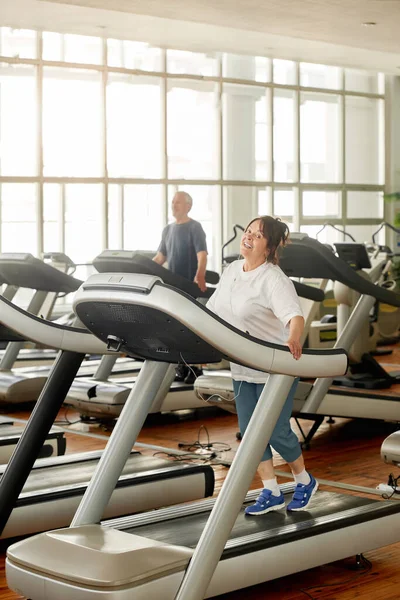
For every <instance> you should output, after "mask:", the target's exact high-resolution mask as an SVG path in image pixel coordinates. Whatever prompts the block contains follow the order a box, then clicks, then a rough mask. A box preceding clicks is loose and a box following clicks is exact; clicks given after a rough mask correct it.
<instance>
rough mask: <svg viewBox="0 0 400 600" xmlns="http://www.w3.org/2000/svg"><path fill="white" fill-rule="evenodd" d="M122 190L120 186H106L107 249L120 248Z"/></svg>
mask: <svg viewBox="0 0 400 600" xmlns="http://www.w3.org/2000/svg"><path fill="white" fill-rule="evenodd" d="M122 188H123V186H122V185H121V184H111V185H109V186H108V248H109V249H110V250H119V249H120V248H122V245H123V244H122V229H123V217H122Z"/></svg>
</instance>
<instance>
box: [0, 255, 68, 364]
mask: <svg viewBox="0 0 400 600" xmlns="http://www.w3.org/2000/svg"><path fill="white" fill-rule="evenodd" d="M24 257H27V258H28V260H29V259H30V258H31V255H30V254H23V253H20V254H19V253H3V254H1V255H0V263H1V261H2V259H6V261H7V262H8V263H9V264H8V265H7V267H6V270H7V276H8V279H9V280H10V281H12V280H13V279H14V277H16V278H17V281H18V279H19V277H20V276H21V274H20V267H19V263H20V261H21V260H24ZM10 258H11V259H14V260H15V269H13V267H12V264H10ZM45 260H47V261H48V262H47V264H49V265H50V266H51V267H53V268H55V269H57V270H59V271H61V272H63V273H67V274H69V275H72V274H73V272H74V270H75V265H74V263H73V262H72V261H71V259H70V258H69V257H68V256H67V255H66V254H64V253H61V252H48V253H46V254H45V255H44V256H43V261H45ZM9 288H11V289H13V293H12V296H8V295H6V297H7V298H8V300H12V298H13V297H14V296H15V294H16V292H17V291H18V287H17V286H13V285H7V288H6V290H5V292H4V293H5V294H6V293H7V292H9ZM56 299H57V294H56V293H49V294H47V297H46V300H45V301H44V303H43V305H42V307H41V309H40V312H41V314H46V315H47V317H48V318H49V317H50V314H51V312H52V309H53V307H54V304H55V300H56ZM62 318H63V319H65V317H62ZM65 324H67V323H65ZM4 352H5V351H4V350H1V351H0V359H1V358H2V357H3V355H4ZM56 355H57V353H56V351H54V350H53V349H50V348H41V349H38V348H22V349H20V351H19V353H18V356H17V358H16V362H15V366H16V367H29V366H30V367H32V365H36V364H40V365H45V364H46V365H47V364H51V363H52V362H53V361H54V360H55V358H56Z"/></svg>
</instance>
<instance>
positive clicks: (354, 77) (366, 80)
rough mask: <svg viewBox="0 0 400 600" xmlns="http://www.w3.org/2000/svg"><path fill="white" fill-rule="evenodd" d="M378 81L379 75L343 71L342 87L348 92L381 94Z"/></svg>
mask: <svg viewBox="0 0 400 600" xmlns="http://www.w3.org/2000/svg"><path fill="white" fill-rule="evenodd" d="M380 80H381V77H380V73H372V72H369V71H361V70H358V69H345V70H344V81H345V85H344V87H345V89H346V90H348V91H352V92H365V93H367V94H381V93H382V92H383V90H382V85H381V81H380Z"/></svg>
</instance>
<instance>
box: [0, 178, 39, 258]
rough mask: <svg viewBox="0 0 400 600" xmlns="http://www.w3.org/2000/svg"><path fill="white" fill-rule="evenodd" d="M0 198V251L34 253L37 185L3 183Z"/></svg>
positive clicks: (35, 245) (35, 249)
mask: <svg viewBox="0 0 400 600" xmlns="http://www.w3.org/2000/svg"><path fill="white" fill-rule="evenodd" d="M0 200H1V204H0V207H1V250H2V252H30V253H31V254H37V250H38V248H37V222H38V215H37V185H36V184H34V183H3V184H1V185H0Z"/></svg>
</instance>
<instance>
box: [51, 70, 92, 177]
mask: <svg viewBox="0 0 400 600" xmlns="http://www.w3.org/2000/svg"><path fill="white" fill-rule="evenodd" d="M103 145H104V144H103V141H102V98H101V75H100V73H98V72H96V71H86V70H83V69H61V68H59V67H45V69H44V75H43V163H44V167H43V173H44V175H53V176H58V177H100V176H102V175H104V162H103Z"/></svg>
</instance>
